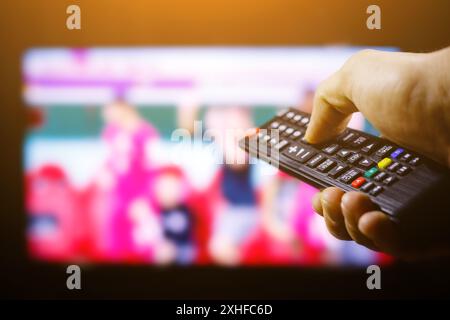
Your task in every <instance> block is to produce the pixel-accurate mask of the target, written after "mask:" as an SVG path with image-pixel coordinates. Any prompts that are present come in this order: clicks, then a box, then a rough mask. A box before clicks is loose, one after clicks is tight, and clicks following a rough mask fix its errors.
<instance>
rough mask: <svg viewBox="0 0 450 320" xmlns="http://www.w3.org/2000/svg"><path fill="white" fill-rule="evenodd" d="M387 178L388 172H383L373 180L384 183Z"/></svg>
mask: <svg viewBox="0 0 450 320" xmlns="http://www.w3.org/2000/svg"><path fill="white" fill-rule="evenodd" d="M375 169H376V168H375ZM387 176H388V174H387V173H386V172H383V171H381V172H379V173H378V174H377V175H376V176H375V177H374V178H373V180H375V181H383V179H384V178H386V177H387Z"/></svg>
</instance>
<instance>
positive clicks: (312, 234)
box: [23, 47, 392, 266]
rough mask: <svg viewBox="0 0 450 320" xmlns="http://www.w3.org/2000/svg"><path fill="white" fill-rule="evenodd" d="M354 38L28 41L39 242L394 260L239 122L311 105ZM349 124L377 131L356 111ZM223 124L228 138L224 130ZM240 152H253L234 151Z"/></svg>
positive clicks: (63, 255) (32, 209) (32, 190)
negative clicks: (328, 210) (350, 231)
mask: <svg viewBox="0 0 450 320" xmlns="http://www.w3.org/2000/svg"><path fill="white" fill-rule="evenodd" d="M358 49H359V48H355V47H259V48H256V47H255V48H250V47H231V48H226V47H167V48H163V47H150V48H86V49H71V48H45V49H44V48H36V49H31V50H29V51H28V52H27V53H26V54H25V55H24V57H23V81H24V83H23V85H24V86H23V98H24V101H25V103H26V105H27V110H28V111H29V114H30V115H31V116H30V123H31V125H30V128H29V129H28V131H27V134H26V137H25V142H24V178H25V185H26V194H25V201H26V204H25V205H26V210H27V213H28V229H27V240H28V246H29V253H30V255H31V256H32V257H33V258H36V259H39V260H43V261H53V262H58V261H60V262H61V261H80V262H92V263H102V262H103V263H140V264H159V265H161V264H162V265H164V264H179V265H205V264H207V265H208V264H216V265H225V266H239V265H308V266H322V265H367V264H372V263H378V264H381V263H389V261H390V257H388V256H385V255H382V254H379V253H376V252H373V251H370V250H368V249H365V248H363V247H361V246H359V245H357V244H355V243H353V242H345V241H339V240H336V239H334V238H333V237H332V236H331V235H329V233H328V231H327V229H326V226H325V223H324V222H323V219H322V218H321V217H320V216H318V215H317V214H315V213H314V212H313V210H312V206H311V199H312V196H313V195H314V193H315V192H316V191H317V190H315V189H314V188H313V187H311V186H309V185H308V184H306V183H303V182H301V181H299V180H297V179H294V178H291V177H289V176H287V175H286V174H283V173H281V172H280V171H278V170H277V169H275V168H272V167H270V166H269V165H267V164H265V163H263V162H260V161H256V160H254V159H252V160H251V161H249V159H248V158H247V156H246V155H245V153H244V152H243V151H242V150H240V149H239V148H238V147H237V146H236V143H235V141H236V139H237V138H239V137H238V134H234V132H245V130H246V129H249V128H251V127H254V126H256V125H259V124H261V123H262V122H265V121H266V120H268V119H269V118H271V117H272V116H274V115H275V114H276V113H277V112H278V111H279V110H281V108H285V107H287V106H294V107H296V108H299V109H300V110H303V111H306V112H311V110H312V105H313V97H314V91H315V89H316V87H317V85H318V84H319V83H320V82H321V81H322V80H324V79H325V78H327V77H328V76H329V75H331V74H332V73H333V72H334V71H336V70H338V69H339V68H340V66H341V65H342V64H343V63H344V62H345V60H346V59H347V58H348V57H350V56H351V55H352V54H353V53H355V52H356V51H357V50H358ZM386 50H392V49H391V48H386ZM351 126H353V127H355V128H358V129H364V130H369V131H370V130H371V128H370V126H369V124H368V123H367V122H365V120H364V119H363V118H362V116H361V115H359V114H355V115H354V117H353V118H352V121H351ZM225 132H231V139H220V138H218V137H219V135H220V134H221V133H222V134H223V133H225ZM216 133H219V134H216ZM372 133H373V131H372ZM229 136H230V134H228V135H227V137H229ZM238 158H241V159H244V160H246V161H241V162H238V161H235V162H233V161H227V160H228V159H238Z"/></svg>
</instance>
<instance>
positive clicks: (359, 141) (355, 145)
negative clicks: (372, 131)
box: [351, 136, 368, 149]
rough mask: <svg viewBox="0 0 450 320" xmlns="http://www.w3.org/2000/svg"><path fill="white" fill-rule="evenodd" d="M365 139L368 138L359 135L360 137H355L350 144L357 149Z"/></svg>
mask: <svg viewBox="0 0 450 320" xmlns="http://www.w3.org/2000/svg"><path fill="white" fill-rule="evenodd" d="M367 140H368V139H367V138H366V137H364V136H360V137H358V138H356V139H355V140H354V141H353V142H352V143H351V146H352V147H353V148H358V149H359V148H360V147H361V146H362V145H363V144H364V143H366V141H367Z"/></svg>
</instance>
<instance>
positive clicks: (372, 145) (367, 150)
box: [361, 142, 377, 154]
mask: <svg viewBox="0 0 450 320" xmlns="http://www.w3.org/2000/svg"><path fill="white" fill-rule="evenodd" d="M376 147H377V143H376V142H372V143H370V144H368V145H367V146H365V147H364V148H362V149H361V151H362V152H364V153H365V154H371V153H372V152H373V150H374V149H375V148H376Z"/></svg>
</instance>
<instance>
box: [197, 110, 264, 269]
mask: <svg viewBox="0 0 450 320" xmlns="http://www.w3.org/2000/svg"><path fill="white" fill-rule="evenodd" d="M205 118H206V128H207V129H213V130H215V131H216V132H217V133H218V134H219V135H221V136H220V137H218V138H217V139H215V143H216V146H217V148H219V149H220V150H221V152H222V153H221V154H222V155H223V159H224V160H225V164H223V165H221V166H220V168H219V171H218V173H217V175H216V178H215V180H214V182H213V184H212V185H211V187H210V188H209V190H211V199H214V200H213V201H214V204H213V215H214V218H213V227H212V228H213V231H212V236H211V240H210V244H209V248H210V252H211V255H212V257H213V259H214V260H215V261H216V262H217V263H220V264H225V265H235V264H238V263H239V262H240V261H241V260H242V247H243V245H244V244H245V242H246V241H247V240H248V239H249V237H250V235H251V234H252V233H253V232H254V231H255V230H256V227H257V225H258V223H259V214H258V208H257V195H256V190H255V186H254V184H253V181H252V174H253V173H252V170H251V169H252V167H253V166H249V164H248V161H246V160H248V158H247V156H246V154H245V153H244V152H243V151H242V150H241V149H239V148H237V146H236V141H237V138H238V137H239V136H241V134H242V131H243V130H244V129H246V128H248V127H250V126H251V125H252V121H251V117H250V112H249V110H248V109H246V108H243V107H234V106H230V107H211V108H210V109H209V110H208V111H207V114H206V116H205ZM239 160H245V161H239Z"/></svg>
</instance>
